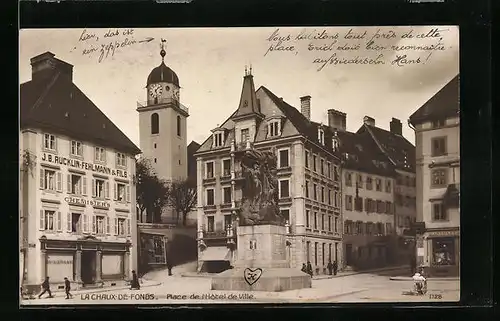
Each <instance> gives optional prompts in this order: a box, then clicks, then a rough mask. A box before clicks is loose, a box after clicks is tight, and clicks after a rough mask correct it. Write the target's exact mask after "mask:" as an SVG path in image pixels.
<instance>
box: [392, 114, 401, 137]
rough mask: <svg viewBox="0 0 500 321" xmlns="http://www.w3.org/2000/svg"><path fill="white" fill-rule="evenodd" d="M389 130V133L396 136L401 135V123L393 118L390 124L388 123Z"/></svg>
mask: <svg viewBox="0 0 500 321" xmlns="http://www.w3.org/2000/svg"><path fill="white" fill-rule="evenodd" d="M389 128H390V129H391V133H393V134H396V135H403V125H402V124H401V121H400V120H399V119H397V118H394V117H393V118H392V120H391V122H390V123H389Z"/></svg>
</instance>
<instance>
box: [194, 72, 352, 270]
mask: <svg viewBox="0 0 500 321" xmlns="http://www.w3.org/2000/svg"><path fill="white" fill-rule="evenodd" d="M310 103H311V97H310V96H305V97H302V98H301V111H300V112H299V111H298V110H297V109H296V108H295V107H292V106H291V105H289V104H287V103H286V102H284V101H283V99H282V98H279V97H277V96H276V95H275V94H274V93H272V92H271V91H270V90H269V89H267V88H266V87H264V86H261V87H260V88H259V89H258V90H255V87H254V81H253V75H252V74H251V71H250V72H249V71H246V72H245V76H244V79H243V88H242V93H241V98H240V102H239V106H238V108H237V109H236V111H235V112H234V113H233V114H232V115H231V116H230V117H229V118H228V119H226V120H225V121H223V122H222V125H220V126H218V127H217V128H214V129H213V130H212V135H210V136H209V137H208V139H207V140H206V141H205V142H204V143H202V144H201V147H200V148H199V149H198V151H197V153H196V154H195V157H196V158H197V186H198V207H197V216H198V218H197V220H198V245H199V246H198V247H199V249H198V252H199V253H198V261H199V262H198V263H199V264H198V270H199V271H207V272H220V271H223V270H225V269H228V268H229V267H230V266H231V265H232V264H233V263H234V260H235V259H236V258H237V251H238V249H239V248H241V247H242V246H251V245H249V244H236V242H237V235H236V226H237V225H238V222H237V219H236V211H237V209H238V208H239V206H240V204H241V199H242V191H241V183H242V181H243V178H242V172H241V166H240V164H239V162H238V157H236V156H237V154H238V153H240V152H243V151H245V150H246V149H249V148H255V149H258V150H262V151H264V150H273V149H274V150H275V151H276V156H277V160H278V169H277V174H278V193H279V203H278V204H279V207H280V211H281V214H282V215H283V217H284V218H285V220H286V221H287V226H288V239H287V243H286V244H287V253H286V256H287V260H288V261H289V264H290V267H292V268H297V269H300V268H301V267H302V264H303V263H306V262H307V261H310V262H311V264H312V266H313V271H314V274H326V273H327V270H326V265H327V264H328V261H329V260H331V261H334V260H337V261H340V260H341V255H342V254H341V248H342V243H341V242H342V234H341V231H342V218H341V212H340V206H341V204H340V203H341V188H340V161H339V158H338V157H337V156H336V155H335V154H334V152H333V149H332V144H333V141H332V137H333V136H332V131H331V130H330V128H329V127H328V126H324V125H322V124H319V123H316V122H313V121H311V120H310V108H311V104H310Z"/></svg>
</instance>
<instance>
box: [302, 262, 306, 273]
mask: <svg viewBox="0 0 500 321" xmlns="http://www.w3.org/2000/svg"><path fill="white" fill-rule="evenodd" d="M301 271H302V272H304V273H307V266H306V264H305V263H302V269H301Z"/></svg>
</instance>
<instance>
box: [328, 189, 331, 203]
mask: <svg viewBox="0 0 500 321" xmlns="http://www.w3.org/2000/svg"><path fill="white" fill-rule="evenodd" d="M328 205H332V190H331V189H328Z"/></svg>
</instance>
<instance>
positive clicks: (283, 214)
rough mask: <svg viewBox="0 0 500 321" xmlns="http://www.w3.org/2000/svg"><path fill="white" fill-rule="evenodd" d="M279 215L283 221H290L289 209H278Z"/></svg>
mask: <svg viewBox="0 0 500 321" xmlns="http://www.w3.org/2000/svg"><path fill="white" fill-rule="evenodd" d="M280 213H281V217H283V219H284V220H285V222H288V223H290V210H289V209H282V210H280Z"/></svg>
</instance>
